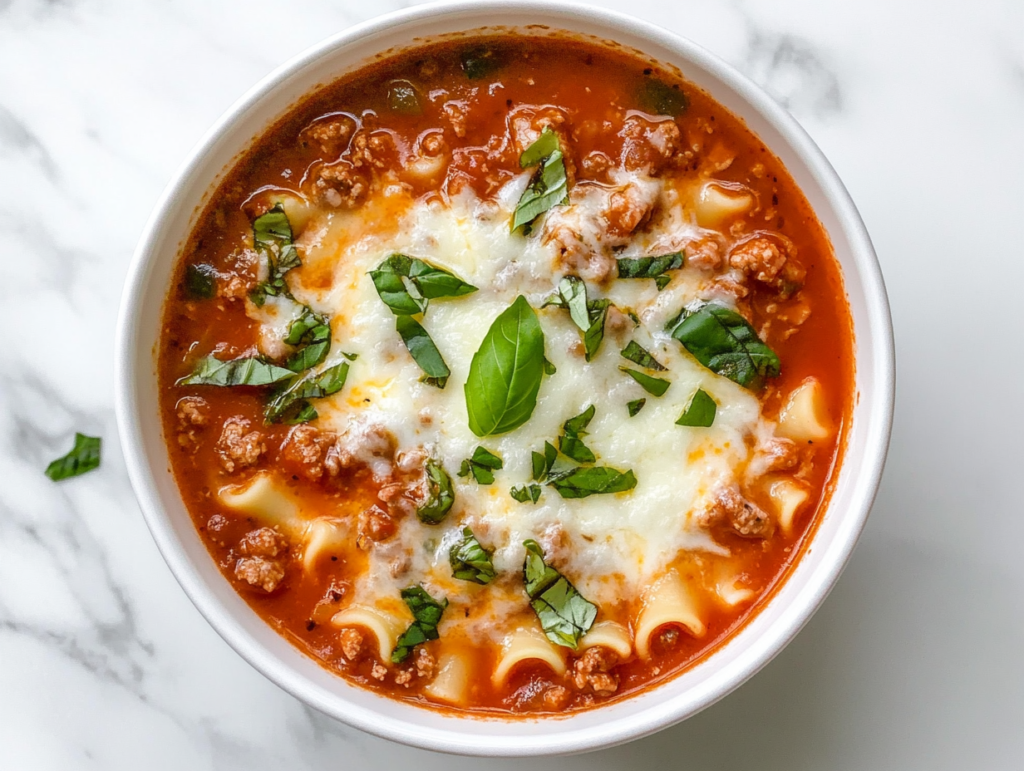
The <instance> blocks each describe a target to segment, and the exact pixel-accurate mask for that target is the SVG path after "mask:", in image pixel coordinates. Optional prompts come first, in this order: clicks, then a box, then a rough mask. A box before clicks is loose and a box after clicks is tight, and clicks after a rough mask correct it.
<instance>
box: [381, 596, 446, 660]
mask: <svg viewBox="0 0 1024 771" xmlns="http://www.w3.org/2000/svg"><path fill="white" fill-rule="evenodd" d="M402 599H403V600H405V604H406V605H408V606H409V610H411V611H412V617H413V619H414V621H413V622H412V623H411V624H409V628H408V629H406V630H405V631H404V632H402V636H401V637H399V638H398V642H397V643H396V644H395V649H394V650H393V651H392V652H391V663H392V664H401V663H402V662H403V661H405V660H406V659H407V658H409V654H410V653H412V649H413V648H415V647H416V646H417V645H421V644H422V643H425V642H427V641H428V640H436V639H437V637H438V634H437V625H438V624H439V623H441V616H442V615H443V614H444V609H445V608H447V607H448V600H447V598H442V599H441V601H440V602H438V601H437V600H435V599H434V598H433V597H431V596H430V595H429V594H427V592H426V591H425V590H424V589H423V587H422V586H410V587H408V588H407V589H403V590H402Z"/></svg>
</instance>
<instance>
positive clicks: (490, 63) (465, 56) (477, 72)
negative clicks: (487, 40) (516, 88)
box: [461, 46, 503, 80]
mask: <svg viewBox="0 0 1024 771" xmlns="http://www.w3.org/2000/svg"><path fill="white" fill-rule="evenodd" d="M461 59H462V71H463V72H464V73H466V77H467V78H469V79H470V80H480V79H481V78H485V77H487V76H488V75H490V74H491V73H492V72H495V71H496V70H498V69H500V67H501V66H502V64H503V62H502V60H501V57H500V56H499V55H498V52H497V51H495V50H494V49H493V48H489V47H486V46H477V47H474V48H468V49H466V50H465V51H463V52H462V57H461Z"/></svg>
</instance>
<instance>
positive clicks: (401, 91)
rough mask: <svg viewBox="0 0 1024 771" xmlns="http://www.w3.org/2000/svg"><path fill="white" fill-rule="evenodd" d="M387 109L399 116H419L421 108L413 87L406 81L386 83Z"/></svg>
mask: <svg viewBox="0 0 1024 771" xmlns="http://www.w3.org/2000/svg"><path fill="white" fill-rule="evenodd" d="M388 109H389V110H391V111H392V112H397V113H398V114H399V115H421V114H422V113H423V106H422V105H421V104H420V97H419V94H417V93H416V88H415V86H413V84H412V83H410V82H409V81H408V80H392V81H391V82H390V83H388Z"/></svg>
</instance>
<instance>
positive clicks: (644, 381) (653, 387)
mask: <svg viewBox="0 0 1024 771" xmlns="http://www.w3.org/2000/svg"><path fill="white" fill-rule="evenodd" d="M619 372H625V373H626V374H627V375H629V376H630V377H631V378H633V379H634V380H635V381H636V382H637V383H639V384H640V387H641V388H643V389H644V390H645V391H646V392H647V393H649V394H651V395H652V396H664V395H665V392H666V391H667V390H668V387H669V386H670V385H672V384H671V383H670V382H669V381H667V380H664V379H662V378H660V377H652V376H650V375H647V374H644V373H643V372H639V371H637V370H635V369H630V368H629V367H619Z"/></svg>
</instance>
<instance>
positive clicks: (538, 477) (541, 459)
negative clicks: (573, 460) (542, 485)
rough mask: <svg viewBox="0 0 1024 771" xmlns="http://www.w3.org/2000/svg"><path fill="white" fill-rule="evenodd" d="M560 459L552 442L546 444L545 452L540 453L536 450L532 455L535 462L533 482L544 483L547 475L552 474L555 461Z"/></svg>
mask: <svg viewBox="0 0 1024 771" xmlns="http://www.w3.org/2000/svg"><path fill="white" fill-rule="evenodd" d="M557 457H558V450H556V449H555V446H554V445H553V444H551V442H544V452H543V454H542V453H539V452H537V451H536V450H534V452H533V455H532V462H533V481H535V482H543V481H544V479H545V478H546V477H547V475H548V474H549V473H550V472H551V468H552V466H554V465H555V459H556V458H557Z"/></svg>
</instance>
